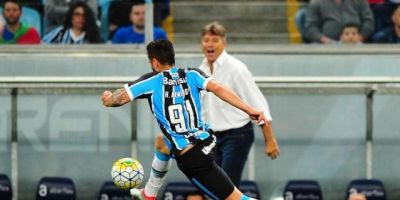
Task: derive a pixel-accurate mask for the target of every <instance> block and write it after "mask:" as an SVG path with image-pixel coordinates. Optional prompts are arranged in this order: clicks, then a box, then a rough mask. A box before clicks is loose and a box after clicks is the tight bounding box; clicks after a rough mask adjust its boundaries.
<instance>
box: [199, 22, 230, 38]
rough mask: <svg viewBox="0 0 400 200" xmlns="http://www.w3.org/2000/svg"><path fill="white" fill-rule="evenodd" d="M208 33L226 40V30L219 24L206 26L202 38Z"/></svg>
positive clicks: (214, 23) (213, 23) (212, 23)
mask: <svg viewBox="0 0 400 200" xmlns="http://www.w3.org/2000/svg"><path fill="white" fill-rule="evenodd" d="M207 33H209V34H212V35H218V36H221V37H223V38H225V28H224V26H222V25H221V24H220V23H218V22H211V23H209V24H207V25H205V26H204V27H203V30H202V31H201V36H204V35H205V34H207Z"/></svg>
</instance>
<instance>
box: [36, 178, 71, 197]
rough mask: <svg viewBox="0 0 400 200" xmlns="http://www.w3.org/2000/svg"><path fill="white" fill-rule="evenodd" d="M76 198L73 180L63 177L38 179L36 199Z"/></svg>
mask: <svg viewBox="0 0 400 200" xmlns="http://www.w3.org/2000/svg"><path fill="white" fill-rule="evenodd" d="M54 199H57V200H76V191H75V185H74V182H73V181H72V180H71V179H70V178H64V177H43V178H42V179H40V181H39V184H38V187H37V193H36V200H54Z"/></svg>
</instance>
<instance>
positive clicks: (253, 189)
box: [239, 181, 261, 199]
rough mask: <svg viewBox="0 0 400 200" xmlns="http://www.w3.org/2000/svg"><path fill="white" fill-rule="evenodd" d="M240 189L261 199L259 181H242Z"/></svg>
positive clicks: (250, 195) (249, 195)
mask: <svg viewBox="0 0 400 200" xmlns="http://www.w3.org/2000/svg"><path fill="white" fill-rule="evenodd" d="M239 189H240V191H241V192H242V193H243V194H245V195H247V196H248V197H251V198H255V199H261V195H260V191H259V190H258V186H257V183H256V182H254V181H241V182H240V185H239Z"/></svg>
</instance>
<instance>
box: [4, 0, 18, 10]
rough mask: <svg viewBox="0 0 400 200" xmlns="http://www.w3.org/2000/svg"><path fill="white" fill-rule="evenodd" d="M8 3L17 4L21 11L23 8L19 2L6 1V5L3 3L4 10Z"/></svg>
mask: <svg viewBox="0 0 400 200" xmlns="http://www.w3.org/2000/svg"><path fill="white" fill-rule="evenodd" d="M8 2H10V3H14V4H17V5H18V8H19V10H22V6H21V4H20V3H19V2H18V1H17V0H5V1H4V3H3V8H4V6H5V5H6V3H8Z"/></svg>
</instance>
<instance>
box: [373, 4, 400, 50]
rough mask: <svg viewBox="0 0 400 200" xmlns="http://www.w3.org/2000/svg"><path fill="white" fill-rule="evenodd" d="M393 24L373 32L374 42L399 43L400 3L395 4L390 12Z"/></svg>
mask: <svg viewBox="0 0 400 200" xmlns="http://www.w3.org/2000/svg"><path fill="white" fill-rule="evenodd" d="M392 21H393V26H392V27H389V28H386V29H384V30H382V31H379V32H377V33H375V35H374V36H373V38H372V42H374V43H400V5H397V7H396V8H395V10H394V11H393V14H392Z"/></svg>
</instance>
